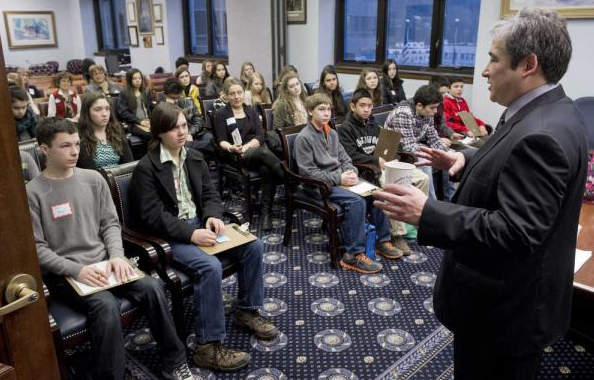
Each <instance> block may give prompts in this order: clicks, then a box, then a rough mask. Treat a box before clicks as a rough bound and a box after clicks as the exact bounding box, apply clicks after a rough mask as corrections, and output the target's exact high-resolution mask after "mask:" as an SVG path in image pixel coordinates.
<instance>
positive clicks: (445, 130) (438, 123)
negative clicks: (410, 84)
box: [429, 75, 470, 148]
mask: <svg viewBox="0 0 594 380" xmlns="http://www.w3.org/2000/svg"><path fill="white" fill-rule="evenodd" d="M429 85H430V86H433V87H435V88H436V89H437V90H439V93H440V94H441V95H442V96H445V94H446V93H447V92H448V91H449V90H450V81H449V80H448V78H446V77H444V76H443V75H434V76H432V77H431V79H429ZM433 121H434V125H435V129H436V130H437V135H438V136H439V138H440V139H441V141H442V142H443V143H444V144H445V146H447V147H448V148H450V147H451V146H452V142H457V141H458V140H462V139H463V138H464V135H462V134H460V133H457V132H454V130H453V129H452V128H450V127H449V126H448V125H447V124H446V119H445V116H444V114H443V102H442V103H440V104H439V107H437V112H436V113H435V115H434V116H433ZM460 145H462V144H459V143H458V144H454V146H455V147H456V146H460ZM464 147H465V148H470V147H469V146H466V145H464Z"/></svg>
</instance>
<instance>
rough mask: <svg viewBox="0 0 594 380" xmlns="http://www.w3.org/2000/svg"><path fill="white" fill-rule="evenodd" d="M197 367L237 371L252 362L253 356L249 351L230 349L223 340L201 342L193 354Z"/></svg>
mask: <svg viewBox="0 0 594 380" xmlns="http://www.w3.org/2000/svg"><path fill="white" fill-rule="evenodd" d="M192 359H194V364H195V365H196V366H197V367H201V368H209V369H212V370H215V371H225V372H229V371H237V370H239V369H242V368H245V367H246V366H247V365H248V364H250V360H251V356H250V354H248V353H247V352H243V351H239V350H230V349H227V348H225V347H223V344H222V343H221V342H211V343H206V344H199V345H197V346H196V351H194V355H193V356H192Z"/></svg>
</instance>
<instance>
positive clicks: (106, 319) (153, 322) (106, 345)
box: [44, 276, 186, 380]
mask: <svg viewBox="0 0 594 380" xmlns="http://www.w3.org/2000/svg"><path fill="white" fill-rule="evenodd" d="M44 281H45V283H46V285H47V287H48V289H49V291H50V294H51V296H52V298H56V299H57V298H59V299H60V300H61V301H63V302H65V303H68V304H69V305H70V306H71V307H73V308H76V309H77V310H81V311H83V312H85V313H86V314H87V318H88V319H89V325H90V331H91V349H92V352H93V360H94V363H93V379H94V380H99V379H100V380H112V379H113V380H121V379H123V378H124V370H125V368H126V352H125V348H124V335H123V333H122V326H121V324H120V306H119V302H118V300H117V299H116V297H115V295H117V296H118V297H125V298H127V299H129V300H131V301H132V302H134V303H135V304H136V305H139V306H140V307H142V308H143V311H144V312H145V313H146V314H145V315H146V317H147V320H148V323H149V327H150V329H151V333H152V334H153V337H154V338H155V340H156V341H157V344H158V345H159V347H160V348H161V350H162V352H163V361H164V363H163V369H164V370H165V371H167V372H171V371H172V370H173V369H174V368H176V367H178V366H179V365H181V364H182V363H185V362H186V350H185V347H184V345H183V343H182V342H181V341H180V340H179V338H178V336H177V333H176V331H175V326H174V324H173V319H172V317H171V313H170V312H169V309H168V306H167V299H166V298H165V293H164V292H163V287H162V285H161V284H160V283H159V282H158V281H156V280H155V279H153V278H151V277H149V276H145V277H144V278H142V279H140V280H137V281H134V282H131V283H129V284H125V285H121V286H118V287H115V288H111V289H108V290H104V291H101V292H97V293H94V294H90V295H88V296H84V297H81V296H79V295H78V294H77V293H76V291H75V290H74V289H73V288H72V286H70V284H68V282H67V281H66V280H65V279H64V278H63V277H58V276H48V277H46V278H44Z"/></svg>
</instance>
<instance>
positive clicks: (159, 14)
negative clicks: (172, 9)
mask: <svg viewBox="0 0 594 380" xmlns="http://www.w3.org/2000/svg"><path fill="white" fill-rule="evenodd" d="M153 14H154V15H155V22H163V5H162V4H155V5H153Z"/></svg>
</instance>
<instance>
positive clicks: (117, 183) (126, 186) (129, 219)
mask: <svg viewBox="0 0 594 380" xmlns="http://www.w3.org/2000/svg"><path fill="white" fill-rule="evenodd" d="M136 164H138V161H134V162H129V163H127V164H123V165H118V166H115V167H112V168H103V169H100V170H99V171H100V172H101V174H102V175H103V177H104V178H105V180H106V181H107V183H108V185H109V190H110V191H111V197H112V199H113V203H115V206H116V211H117V213H118V218H119V219H120V224H121V225H122V227H126V226H132V225H134V212H133V211H132V200H131V194H130V185H131V182H132V173H133V172H134V168H135V167H136Z"/></svg>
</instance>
